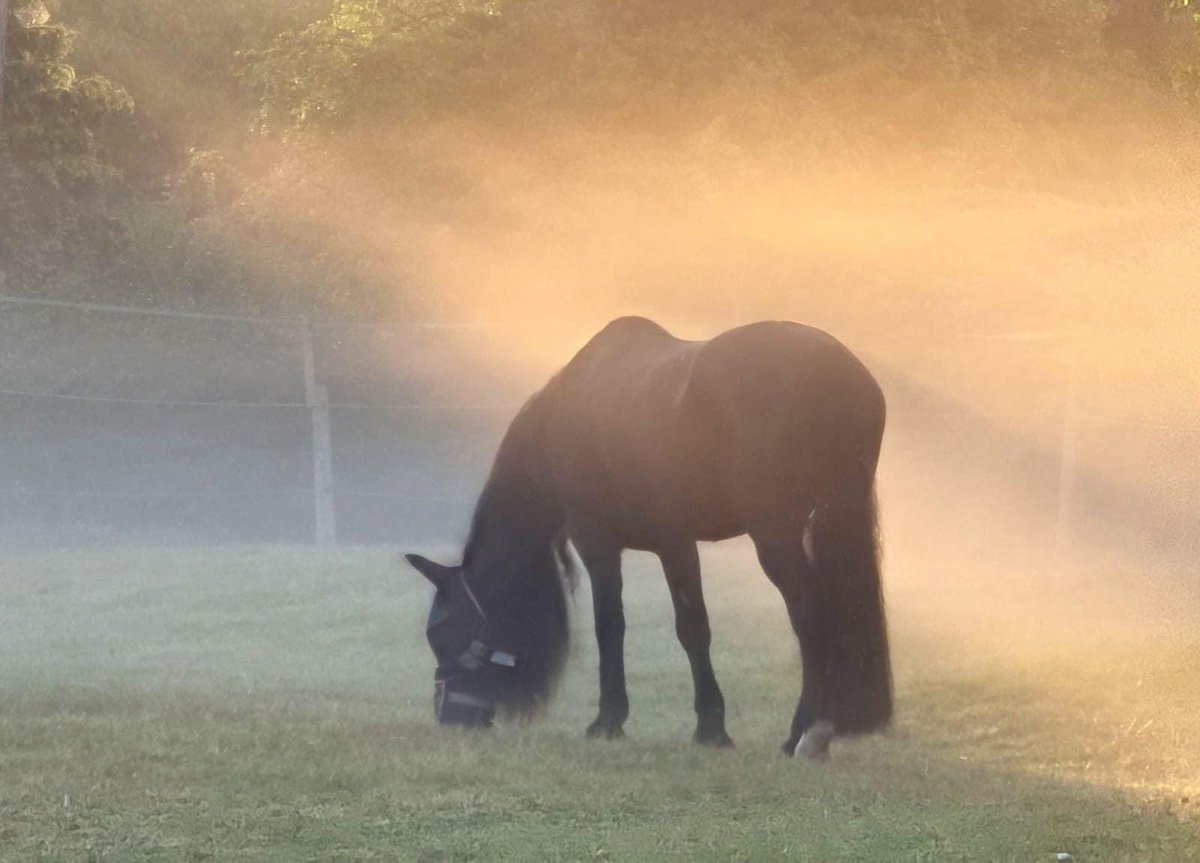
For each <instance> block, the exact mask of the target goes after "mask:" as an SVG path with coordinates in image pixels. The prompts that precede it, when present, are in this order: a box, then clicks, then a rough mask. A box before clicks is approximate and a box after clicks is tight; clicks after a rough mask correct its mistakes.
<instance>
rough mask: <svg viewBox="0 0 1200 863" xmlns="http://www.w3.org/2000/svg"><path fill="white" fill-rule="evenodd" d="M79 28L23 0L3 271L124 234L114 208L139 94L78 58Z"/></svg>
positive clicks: (102, 246)
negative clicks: (80, 69)
mask: <svg viewBox="0 0 1200 863" xmlns="http://www.w3.org/2000/svg"><path fill="white" fill-rule="evenodd" d="M73 39H74V33H73V32H72V31H70V30H68V29H67V28H66V27H63V26H61V25H58V24H55V23H52V22H51V20H50V13H49V11H48V10H47V8H46V6H45V4H44V3H43V2H42V0H19V2H17V4H16V5H15V7H14V9H13V12H12V20H11V21H10V29H9V44H8V56H7V58H6V63H5V65H4V74H5V81H6V86H5V103H4V118H3V119H4V124H3V128H4V131H5V136H6V144H7V153H6V154H5V162H6V164H5V165H4V167H5V170H6V172H7V173H8V177H7V178H6V180H7V183H6V185H7V189H6V194H5V196H4V198H3V199H2V200H0V226H2V227H3V228H4V230H0V275H2V274H4V273H5V272H8V273H13V274H17V275H23V276H25V277H33V276H36V275H37V274H38V271H39V270H40V269H41V268H42V267H44V266H46V265H47V262H48V261H51V260H58V261H69V260H72V259H74V260H75V261H80V260H86V259H87V258H88V257H89V256H90V255H92V254H101V255H102V254H105V253H106V252H107V251H109V250H110V249H111V247H112V244H113V243H115V242H117V241H118V239H119V237H118V233H119V232H118V231H117V229H116V223H115V221H114V219H113V217H112V215H111V213H110V212H109V205H110V204H111V202H112V198H113V197H114V196H115V195H116V194H118V193H119V191H120V187H121V181H122V178H123V170H122V165H123V164H124V163H125V159H126V158H127V157H128V155H129V154H128V153H127V152H126V154H124V155H123V154H122V152H121V151H122V150H123V149H124V145H126V144H127V143H128V142H129V141H130V140H131V138H132V130H133V126H132V118H133V102H132V100H131V99H130V97H129V95H128V94H127V93H126V92H125V91H124V90H123V89H122V88H121V87H119V86H118V85H116V84H114V83H112V82H111V81H109V80H108V79H107V78H104V77H102V76H99V75H91V76H82V77H81V76H79V75H77V74H76V72H75V68H74V67H73V66H72V65H71V63H70V55H71V48H72V43H73Z"/></svg>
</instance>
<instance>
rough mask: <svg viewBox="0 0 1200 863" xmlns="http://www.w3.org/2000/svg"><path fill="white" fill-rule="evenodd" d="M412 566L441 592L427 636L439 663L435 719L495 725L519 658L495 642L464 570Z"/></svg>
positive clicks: (420, 564)
mask: <svg viewBox="0 0 1200 863" xmlns="http://www.w3.org/2000/svg"><path fill="white" fill-rule="evenodd" d="M413 557H415V555H413V556H410V562H411V563H413V565H414V566H415V567H416V568H417V569H419V570H420V571H421V572H422V573H423V574H424V575H425V576H426V577H427V578H429V579H430V581H432V582H433V583H434V585H436V586H437V589H438V590H437V595H436V596H435V597H434V600H433V606H432V607H431V608H430V610H429V620H428V622H427V623H426V624H425V636H426V638H427V639H428V640H429V646H430V647H431V648H432V649H433V654H434V656H435V657H436V659H437V668H436V670H435V671H434V702H433V705H434V715H435V717H436V718H437V721H438V722H439V723H440V724H442V725H469V726H475V725H484V726H486V725H491V724H492V720H493V719H494V718H495V715H496V706H497V704H498V703H499V702H501V701H502V700H503V695H504V693H505V692H506V691H507V690H508V689H509V688H510V687H511V685H512V679H513V677H514V676H515V674H516V673H517V672H518V671H519V670H520V668H521V657H520V656H519V655H518V654H517V653H514V652H510V651H508V650H505V649H503V647H501V646H498V645H496V644H494V643H493V642H492V639H491V638H490V636H489V632H488V616H487V612H486V610H485V609H484V607H483V605H482V604H481V603H480V602H479V599H478V598H477V596H476V594H475V592H474V591H473V590H472V589H471V586H470V584H468V583H467V579H466V573H465V572H464V571H463V569H462V568H461V567H440V566H438V565H437V564H432V566H434V567H437V570H430V569H429V564H431V562H429V561H425V560H424V559H419V561H418V560H413V559H412V558H413Z"/></svg>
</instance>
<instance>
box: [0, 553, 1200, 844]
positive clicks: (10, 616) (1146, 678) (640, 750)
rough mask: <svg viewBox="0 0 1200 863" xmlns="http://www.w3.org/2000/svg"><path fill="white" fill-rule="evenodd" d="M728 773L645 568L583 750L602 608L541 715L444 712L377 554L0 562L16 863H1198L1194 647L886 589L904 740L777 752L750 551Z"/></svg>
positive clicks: (4, 811) (977, 594) (905, 578)
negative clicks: (484, 726) (623, 699)
mask: <svg viewBox="0 0 1200 863" xmlns="http://www.w3.org/2000/svg"><path fill="white" fill-rule="evenodd" d="M705 560H706V566H707V573H708V576H707V580H706V586H707V590H708V593H709V603H710V608H711V609H712V616H713V623H714V630H715V641H716V645H715V663H716V668H717V673H718V676H719V678H720V680H721V682H722V684H723V687H724V689H725V692H726V696H727V700H728V702H729V713H730V715H729V728H730V732H731V734H732V735H733V736H734V738H735V740H736V741H737V744H738V748H737V749H736V750H735V751H725V752H711V751H707V750H702V749H699V748H696V747H694V746H692V745H691V743H690V734H691V728H692V715H691V707H690V705H691V691H690V678H689V675H688V673H687V670H686V662H685V660H684V657H683V654H682V651H681V650H680V648H679V647H678V645H677V644H676V643H675V640H674V635H673V632H672V627H671V626H670V624H669V602H668V599H667V596H666V590H665V587H664V585H663V583H662V580H661V576H659V575H658V573H657V571H656V570H655V568H654V567H653V566H652V565H651V561H650V559H649V558H645V557H643V556H631V557H630V558H629V565H628V577H627V585H628V587H627V607H628V610H629V618H630V620H629V624H630V625H629V635H628V650H629V656H628V661H627V665H628V668H629V672H630V694H631V699H632V703H633V708H632V709H633V712H632V717H631V720H630V722H629V724H628V725H627V732H628V735H629V736H628V738H627V739H626V740H624V741H619V742H611V743H610V742H599V741H589V740H585V739H584V737H583V734H582V731H583V728H584V727H585V725H586V724H587V722H588V721H589V720H590V719H591V718H592V711H593V708H594V703H595V683H594V677H595V661H594V659H595V647H594V644H593V642H592V640H591V632H590V616H591V615H590V608H589V598H588V595H587V590H586V588H583V589H581V590H580V591H579V592H578V595H577V596H576V598H575V600H574V606H575V608H574V612H573V618H574V625H575V630H576V631H575V647H574V650H573V654H572V659H571V663H570V667H569V670H568V674H567V676H566V678H565V680H564V682H563V685H562V687H561V691H560V694H559V698H558V700H557V701H556V703H555V705H554V707H553V709H552V710H551V712H550V714H549V716H548V717H547V718H546V719H545V720H544V721H542V722H540V723H538V724H536V725H532V726H527V727H516V726H512V725H504V726H501V727H498V728H497V729H495V730H494V731H492V732H490V733H460V732H453V731H441V730H438V729H436V728H435V727H434V726H433V723H432V718H431V697H432V666H431V661H430V656H429V655H428V651H427V648H426V646H425V644H424V641H423V632H422V626H421V624H422V618H423V613H424V610H425V606H426V602H427V600H428V596H427V592H426V587H425V585H424V584H423V582H422V581H421V579H420V578H419V577H417V576H415V575H414V574H412V573H410V572H406V571H404V570H402V569H401V568H400V567H399V566H398V565H397V564H396V554H395V552H394V551H391V550H373V549H372V550H367V549H361V550H355V549H350V550H339V551H337V552H329V553H318V552H314V551H308V550H298V549H277V548H264V549H244V550H236V551H194V552H191V551H140V550H128V551H103V552H97V551H79V552H70V553H54V554H47V553H32V552H30V553H21V554H11V555H9V556H7V557H4V558H3V559H0V689H2V691H3V693H4V695H3V698H2V699H0V857H2V858H4V859H28V858H43V857H44V858H62V859H104V860H108V859H113V860H140V859H163V858H165V859H186V860H202V859H214V860H226V859H246V858H256V859H259V858H268V859H280V860H298V859H329V858H385V859H406V860H407V859H413V860H472V859H480V860H533V859H571V860H583V859H589V860H593V859H623V860H657V859H671V858H674V859H738V860H764V859H780V858H791V859H803V860H829V859H889V860H890V859H907V860H918V859H938V860H941V859H999V860H1009V859H1011V860H1052V859H1054V855H1055V854H1056V853H1058V852H1068V853H1070V854H1072V855H1073V856H1074V859H1075V860H1095V859H1099V860H1110V859H1117V860H1119V859H1135V860H1142V859H1163V860H1186V859H1200V805H1198V801H1200V754H1197V753H1200V691H1198V690H1197V687H1196V685H1195V684H1196V675H1197V670H1198V669H1200V635H1197V634H1196V629H1195V628H1194V627H1193V628H1192V629H1191V630H1188V628H1187V627H1186V626H1176V627H1166V626H1164V625H1161V624H1157V623H1153V624H1152V623H1149V622H1148V621H1149V620H1152V619H1153V618H1151V617H1146V616H1143V615H1139V614H1138V613H1136V609H1134V608H1133V607H1132V606H1127V607H1124V609H1123V612H1124V613H1121V614H1116V613H1114V612H1113V610H1112V609H1113V607H1114V604H1113V603H1112V602H1110V601H1109V600H1107V599H1104V600H1102V599H1101V598H1100V597H1099V596H1098V595H1097V591H1092V590H1089V591H1085V592H1083V594H1084V595H1086V596H1087V598H1086V599H1082V598H1079V596H1076V597H1075V598H1072V599H1070V600H1063V601H1062V602H1057V601H1054V600H1047V599H1045V598H1043V597H1042V595H1041V593H1040V592H1038V591H1035V590H1033V589H1032V588H1030V587H1029V585H1028V584H1026V585H1025V586H1024V587H1022V586H1020V585H1017V584H1013V583H1007V584H1006V585H1005V586H1004V587H1003V588H1001V587H996V588H993V589H990V590H983V589H982V588H980V587H979V586H978V585H979V584H980V583H984V582H976V583H975V586H970V585H968V584H967V583H966V582H965V581H963V580H962V578H961V577H960V575H959V573H958V572H957V571H956V569H955V567H954V566H952V565H950V564H945V565H943V566H942V567H941V568H940V569H939V568H938V567H936V566H932V565H931V566H929V567H926V568H925V570H924V571H923V572H922V573H921V575H920V577H919V578H918V577H917V576H916V575H915V574H914V573H913V572H910V571H909V567H907V566H906V564H905V563H904V562H903V561H893V562H892V563H891V565H890V566H889V596H890V604H891V614H892V621H893V632H894V639H895V658H896V677H897V692H898V707H899V712H898V721H897V724H896V726H895V728H894V729H893V730H892V731H891V732H890V733H888V734H887V735H884V736H879V737H875V738H871V739H866V740H860V741H851V742H843V743H839V744H836V745H835V748H834V757H833V760H832V761H831V762H830V763H828V764H822V765H814V764H809V763H797V762H793V761H790V760H787V759H784V758H782V757H781V756H780V755H779V754H778V753H777V745H778V743H779V742H780V741H781V739H782V737H783V736H784V733H785V731H786V725H787V721H788V719H789V717H790V711H791V707H792V704H793V701H794V698H795V695H796V690H797V682H798V681H797V678H798V671H797V664H796V661H795V648H794V643H793V641H792V638H791V634H790V632H789V631H788V629H787V624H786V620H785V615H784V613H783V610H782V607H781V604H780V602H779V601H778V598H777V597H775V596H774V595H773V594H772V593H771V592H770V591H769V589H768V585H767V583H766V580H765V578H763V577H762V575H761V574H760V573H758V572H757V571H756V570H755V569H754V568H753V567H752V566H751V565H750V563H749V557H748V555H747V550H746V548H745V547H744V546H741V545H738V544H736V543H735V544H733V545H732V546H729V547H721V548H717V549H713V550H710V551H708V552H706V558H705Z"/></svg>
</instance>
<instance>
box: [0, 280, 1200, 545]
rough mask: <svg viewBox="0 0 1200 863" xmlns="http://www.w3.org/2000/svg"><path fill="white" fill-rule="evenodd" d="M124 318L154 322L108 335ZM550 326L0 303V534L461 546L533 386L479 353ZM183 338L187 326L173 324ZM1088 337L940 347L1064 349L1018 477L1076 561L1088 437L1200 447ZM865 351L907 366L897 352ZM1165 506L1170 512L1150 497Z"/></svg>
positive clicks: (994, 338)
mask: <svg viewBox="0 0 1200 863" xmlns="http://www.w3.org/2000/svg"><path fill="white" fill-rule="evenodd" d="M18 313H19V314H18ZM39 316H42V317H39ZM124 320H136V321H138V322H140V323H139V324H138V325H137V326H136V327H133V328H130V327H129V326H127V325H126V324H115V323H111V322H113V321H124ZM100 322H110V323H105V324H101V323H100ZM6 324H7V325H8V326H9V330H7V331H5V329H4V327H5V325H6ZM548 325H549V322H546V321H529V322H521V323H490V322H464V323H455V322H419V321H377V322H359V321H338V320H320V319H305V318H299V317H297V318H284V317H269V316H254V315H232V314H222V313H210V312H203V311H193V310H171V309H161V308H144V307H136V306H119V305H106V304H102V303H94V302H70V301H65V300H54V299H42V298H33V297H16V296H5V295H0V334H5V335H7V336H8V338H6V339H5V342H4V346H0V363H2V365H0V422H3V424H4V428H5V429H6V434H5V438H6V439H7V446H4V445H2V444H0V457H2V458H3V462H0V536H5V535H10V536H11V535H20V534H21V533H23V532H24V533H27V534H28V533H33V534H35V535H40V536H48V537H51V538H54V539H56V540H57V539H62V540H63V541H70V538H71V537H82V538H84V539H87V538H101V539H103V538H106V537H114V538H127V537H133V538H135V539H144V538H146V537H149V538H150V539H151V540H153V539H157V538H164V539H165V541H183V542H191V541H195V542H209V541H230V540H236V541H286V542H302V541H317V542H321V543H332V542H335V541H338V540H341V541H351V542H391V541H397V540H399V539H402V538H406V537H408V536H411V535H421V536H424V537H430V536H432V537H436V538H440V539H446V540H449V539H452V538H454V537H456V536H458V535H459V534H460V533H461V531H462V529H463V528H464V526H465V522H466V519H467V517H468V516H469V509H470V506H471V503H472V501H473V498H474V495H475V493H476V492H477V490H478V486H479V483H480V482H481V481H482V479H483V476H484V475H485V473H486V470H487V466H488V462H489V460H490V457H491V453H492V452H493V451H494V447H495V444H496V443H497V442H498V440H499V437H500V435H501V434H502V433H503V430H504V428H505V426H506V424H507V421H508V419H509V418H510V417H511V414H512V413H513V412H514V411H515V409H516V408H517V406H518V405H519V404H520V402H521V400H522V398H523V395H524V393H525V392H528V390H529V385H530V383H529V382H514V381H513V380H511V379H507V378H506V377H505V375H504V374H503V373H502V372H499V371H497V370H496V369H495V368H494V360H493V358H492V357H490V356H488V355H487V354H486V353H485V352H483V351H480V350H476V349H473V348H472V345H475V346H478V345H479V344H480V343H481V342H487V341H489V340H493V339H497V338H500V337H501V335H502V334H503V335H505V336H507V335H511V334H512V332H513V331H517V332H519V331H521V330H522V329H524V330H528V331H530V332H538V331H541V330H544V329H545V328H546V327H547V326H548ZM554 325H555V326H556V327H560V326H561V322H554ZM180 326H181V327H185V328H188V329H187V333H186V334H185V335H181V334H180V333H179V332H170V331H168V330H167V329H164V328H170V327H180ZM106 327H107V330H106ZM214 327H215V328H216V329H214ZM39 328H40V329H39ZM197 328H200V330H203V332H200V331H199V330H198V329H197ZM577 329H579V335H580V336H581V337H582V336H584V335H586V331H585V330H584V329H583V328H580V327H577ZM98 330H101V331H103V332H97V331H98ZM1090 338H1091V336H1090V334H1089V333H1087V332H1083V331H1078V330H1075V331H1062V330H1029V331H1015V332H965V333H961V334H958V335H956V336H954V337H953V338H950V339H948V340H944V344H945V347H944V348H943V349H942V350H943V353H944V354H945V355H947V356H950V355H953V354H955V353H957V354H959V355H960V357H959V361H960V362H962V363H964V364H967V365H969V364H970V363H971V362H980V359H979V358H980V357H981V356H982V355H983V354H986V353H987V352H988V351H989V350H996V349H999V350H1001V351H1004V352H1005V357H1007V359H1004V360H1000V361H995V360H992V361H990V362H992V364H993V365H994V366H996V367H1002V366H1003V365H1004V363H1005V362H1015V359H1014V358H1016V357H1022V356H1023V357H1029V356H1032V355H1033V354H1036V352H1037V348H1036V346H1037V345H1044V346H1050V347H1051V348H1052V351H1051V353H1053V354H1056V356H1055V357H1052V358H1051V359H1049V360H1038V362H1039V363H1042V364H1043V365H1045V366H1046V367H1052V366H1056V365H1057V369H1058V371H1057V375H1058V376H1057V378H1054V379H1053V380H1050V381H1042V384H1041V386H1040V387H1038V388H1037V389H1038V393H1037V395H1038V398H1037V399H1033V400H1028V401H1029V403H1028V405H1027V410H1028V411H1029V413H1030V414H1031V415H1038V416H1041V417H1042V420H1041V422H1042V426H1043V433H1042V439H1041V440H1040V441H1038V442H1037V443H1038V446H1039V447H1040V455H1037V456H1028V457H1027V458H1025V463H1022V464H1021V465H1019V466H1018V467H1019V471H1020V472H1024V473H1025V474H1028V475H1030V476H1031V477H1032V480H1031V481H1032V482H1034V484H1038V483H1040V487H1041V488H1042V490H1043V492H1042V497H1043V498H1044V499H1045V505H1044V507H1042V508H1041V511H1039V512H1037V513H1036V514H1034V515H1031V516H1030V522H1031V524H1032V523H1033V522H1035V521H1036V523H1037V527H1038V529H1042V530H1043V531H1044V528H1045V526H1046V525H1050V526H1051V529H1050V531H1049V532H1050V534H1051V542H1052V544H1053V547H1054V553H1055V555H1056V557H1057V558H1058V559H1059V562H1060V565H1065V563H1066V562H1067V561H1068V560H1069V558H1070V557H1071V556H1072V554H1073V546H1074V539H1075V537H1076V535H1077V534H1078V533H1079V515H1078V514H1079V511H1080V510H1081V509H1082V510H1087V509H1088V507H1089V506H1090V505H1091V503H1092V502H1093V501H1092V500H1090V498H1095V497H1096V496H1097V495H1098V494H1099V495H1101V496H1103V494H1101V492H1098V491H1097V489H1098V488H1099V487H1100V486H1101V485H1102V483H1099V482H1098V480H1097V479H1096V478H1095V477H1094V476H1092V475H1091V474H1090V473H1088V469H1090V465H1091V464H1092V463H1093V462H1094V461H1095V459H1091V458H1090V457H1089V455H1088V453H1087V452H1086V451H1087V449H1088V445H1089V444H1088V442H1087V440H1086V438H1088V437H1089V436H1094V435H1096V434H1104V432H1105V430H1106V429H1108V430H1113V429H1116V430H1124V431H1123V433H1126V434H1128V433H1133V432H1136V433H1142V434H1145V435H1152V436H1156V440H1159V439H1164V440H1165V439H1167V438H1171V439H1183V440H1184V441H1185V442H1186V441H1191V440H1194V439H1196V437H1197V435H1200V423H1197V424H1191V423H1187V422H1182V423H1181V422H1179V421H1177V420H1159V419H1156V418H1155V417H1153V416H1146V415H1136V416H1132V417H1131V416H1127V415H1114V414H1112V413H1109V412H1106V411H1105V410H1103V409H1102V408H1100V407H1098V405H1097V403H1096V402H1097V399H1095V398H1094V397H1093V396H1094V395H1095V392H1094V391H1095V389H1096V388H1095V385H1094V382H1089V383H1084V382H1081V380H1080V377H1081V373H1080V371H1079V369H1080V364H1079V362H1078V357H1079V356H1080V355H1081V354H1083V353H1086V352H1087V351H1088V350H1089V347H1088V343H1089V339H1090ZM866 341H867V342H868V347H869V348H870V349H871V350H873V351H874V352H875V353H876V354H878V355H881V356H884V357H886V356H887V355H888V353H889V346H888V344H886V343H884V342H881V341H879V340H877V339H876V340H871V339H868V340H866ZM14 345H15V346H14ZM989 345H990V346H996V347H995V348H993V347H988V346H989ZM5 346H7V347H5ZM114 346H115V347H114ZM1031 352H1032V353H1031ZM52 354H53V356H52ZM510 377H511V376H510ZM970 386H971V385H970V382H969V381H968V382H966V383H964V384H963V386H962V390H961V392H959V393H958V396H959V399H958V401H957V403H956V405H957V406H948V405H947V404H945V403H938V404H935V403H934V402H932V401H931V400H930V398H929V396H928V395H927V394H926V395H922V394H921V393H919V392H918V391H917V390H915V389H914V390H912V391H905V390H904V387H903V386H902V385H900V384H897V385H896V386H894V387H893V389H894V390H896V391H898V392H899V393H900V395H899V399H900V401H901V402H902V403H903V402H907V407H908V408H909V411H908V416H909V420H908V421H909V424H910V427H911V429H910V431H913V432H914V433H916V430H917V429H918V428H919V427H922V425H923V423H925V422H926V421H928V420H930V419H931V418H932V419H933V421H934V422H939V423H942V424H943V425H945V424H946V423H950V424H953V423H954V422H959V421H960V420H961V417H958V415H957V413H955V412H958V413H961V412H962V406H963V405H966V406H968V407H969V406H970V405H971V404H972V400H973V399H974V398H975V397H976V396H977V395H978V393H972V392H971V391H970ZM230 390H234V391H237V395H236V396H231V395H228V392H229V391H230ZM1081 390H1087V392H1081ZM904 408H905V405H903V404H902V406H901V411H900V415H901V417H904V415H905V410H904ZM952 414H954V416H952ZM955 417H957V419H956V418H955ZM1131 430H1132V431H1131ZM973 433H974V432H973ZM980 435H982V432H980ZM902 436H903V433H902ZM939 439H940V436H939ZM981 440H982V437H981ZM911 441H912V442H914V443H916V444H919V442H920V439H919V437H911ZM1196 442H1197V443H1200V441H1196ZM987 446H988V444H984V445H982V446H981V447H979V448H971V447H960V449H962V451H963V452H966V451H968V450H970V451H971V452H972V453H973V457H976V458H984V459H988V458H991V459H993V460H995V461H996V463H997V464H1000V465H1012V464H1014V463H1015V462H1014V458H1015V456H1013V453H1012V452H1011V451H1010V452H1008V453H1001V452H999V450H1002V449H1004V448H1005V447H1007V448H1008V449H1010V450H1013V449H1014V447H1016V444H1011V443H1010V444H1005V443H1000V444H996V442H995V439H992V440H991V441H990V446H991V447H992V449H993V451H992V452H988V451H987V450H986V447H987ZM1167 449H1170V448H1169V447H1168V448H1167ZM1167 449H1164V450H1163V452H1164V453H1165V452H1166V451H1167ZM1197 451H1200V447H1197ZM981 454H982V455H981ZM918 457H919V456H918ZM937 457H938V458H940V459H942V460H944V459H945V458H946V457H947V456H946V453H944V452H943V453H939V455H938V456H937ZM1173 459H1174V460H1177V459H1175V457H1174V456H1166V455H1163V456H1162V457H1161V458H1160V461H1161V462H1162V463H1163V464H1164V465H1166V469H1165V470H1163V471H1162V473H1163V476H1162V477H1160V478H1159V479H1158V480H1157V489H1158V490H1159V491H1162V492H1163V494H1165V495H1167V496H1169V497H1170V498H1171V499H1172V501H1173V502H1174V501H1177V500H1178V499H1180V498H1181V497H1183V496H1186V494H1188V493H1189V492H1191V491H1192V490H1193V487H1195V486H1196V485H1197V483H1196V482H1194V481H1193V480H1194V477H1193V476H1190V475H1188V474H1187V472H1186V470H1183V469H1182V468H1181V469H1180V470H1171V469H1170V462H1171V461H1172V460H1173ZM1081 466H1083V467H1081ZM1184 467H1186V466H1184ZM963 469H964V470H965V469H967V468H963ZM1008 479H1011V477H1009V478H1008ZM1005 481H1007V480H1005ZM1194 490H1195V491H1197V492H1200V487H1196V488H1194ZM1136 491H1139V492H1145V489H1136ZM1104 494H1107V495H1108V496H1109V497H1112V498H1119V497H1120V496H1121V494H1122V492H1121V491H1110V492H1104ZM1142 496H1143V498H1145V497H1146V495H1145V494H1143V495H1142ZM1149 497H1150V498H1151V501H1152V502H1153V503H1155V505H1158V504H1159V503H1162V501H1155V500H1153V499H1154V497H1155V493H1154V491H1153V490H1151V492H1150V494H1149ZM1139 505H1140V506H1143V507H1144V506H1145V505H1146V504H1145V501H1143V503H1142V504H1139ZM1172 505H1175V504H1174V503H1173V504H1172ZM1176 508H1178V507H1177V506H1176ZM1118 509H1119V507H1118ZM1189 516H1190V513H1187V512H1183V513H1182V514H1180V515H1179V516H1178V517H1177V518H1176V521H1179V520H1181V519H1186V518H1187V517H1189ZM1157 520H1158V521H1159V522H1162V521H1164V518H1162V517H1159V518H1158V519H1157ZM1166 520H1167V521H1170V519H1166Z"/></svg>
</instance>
